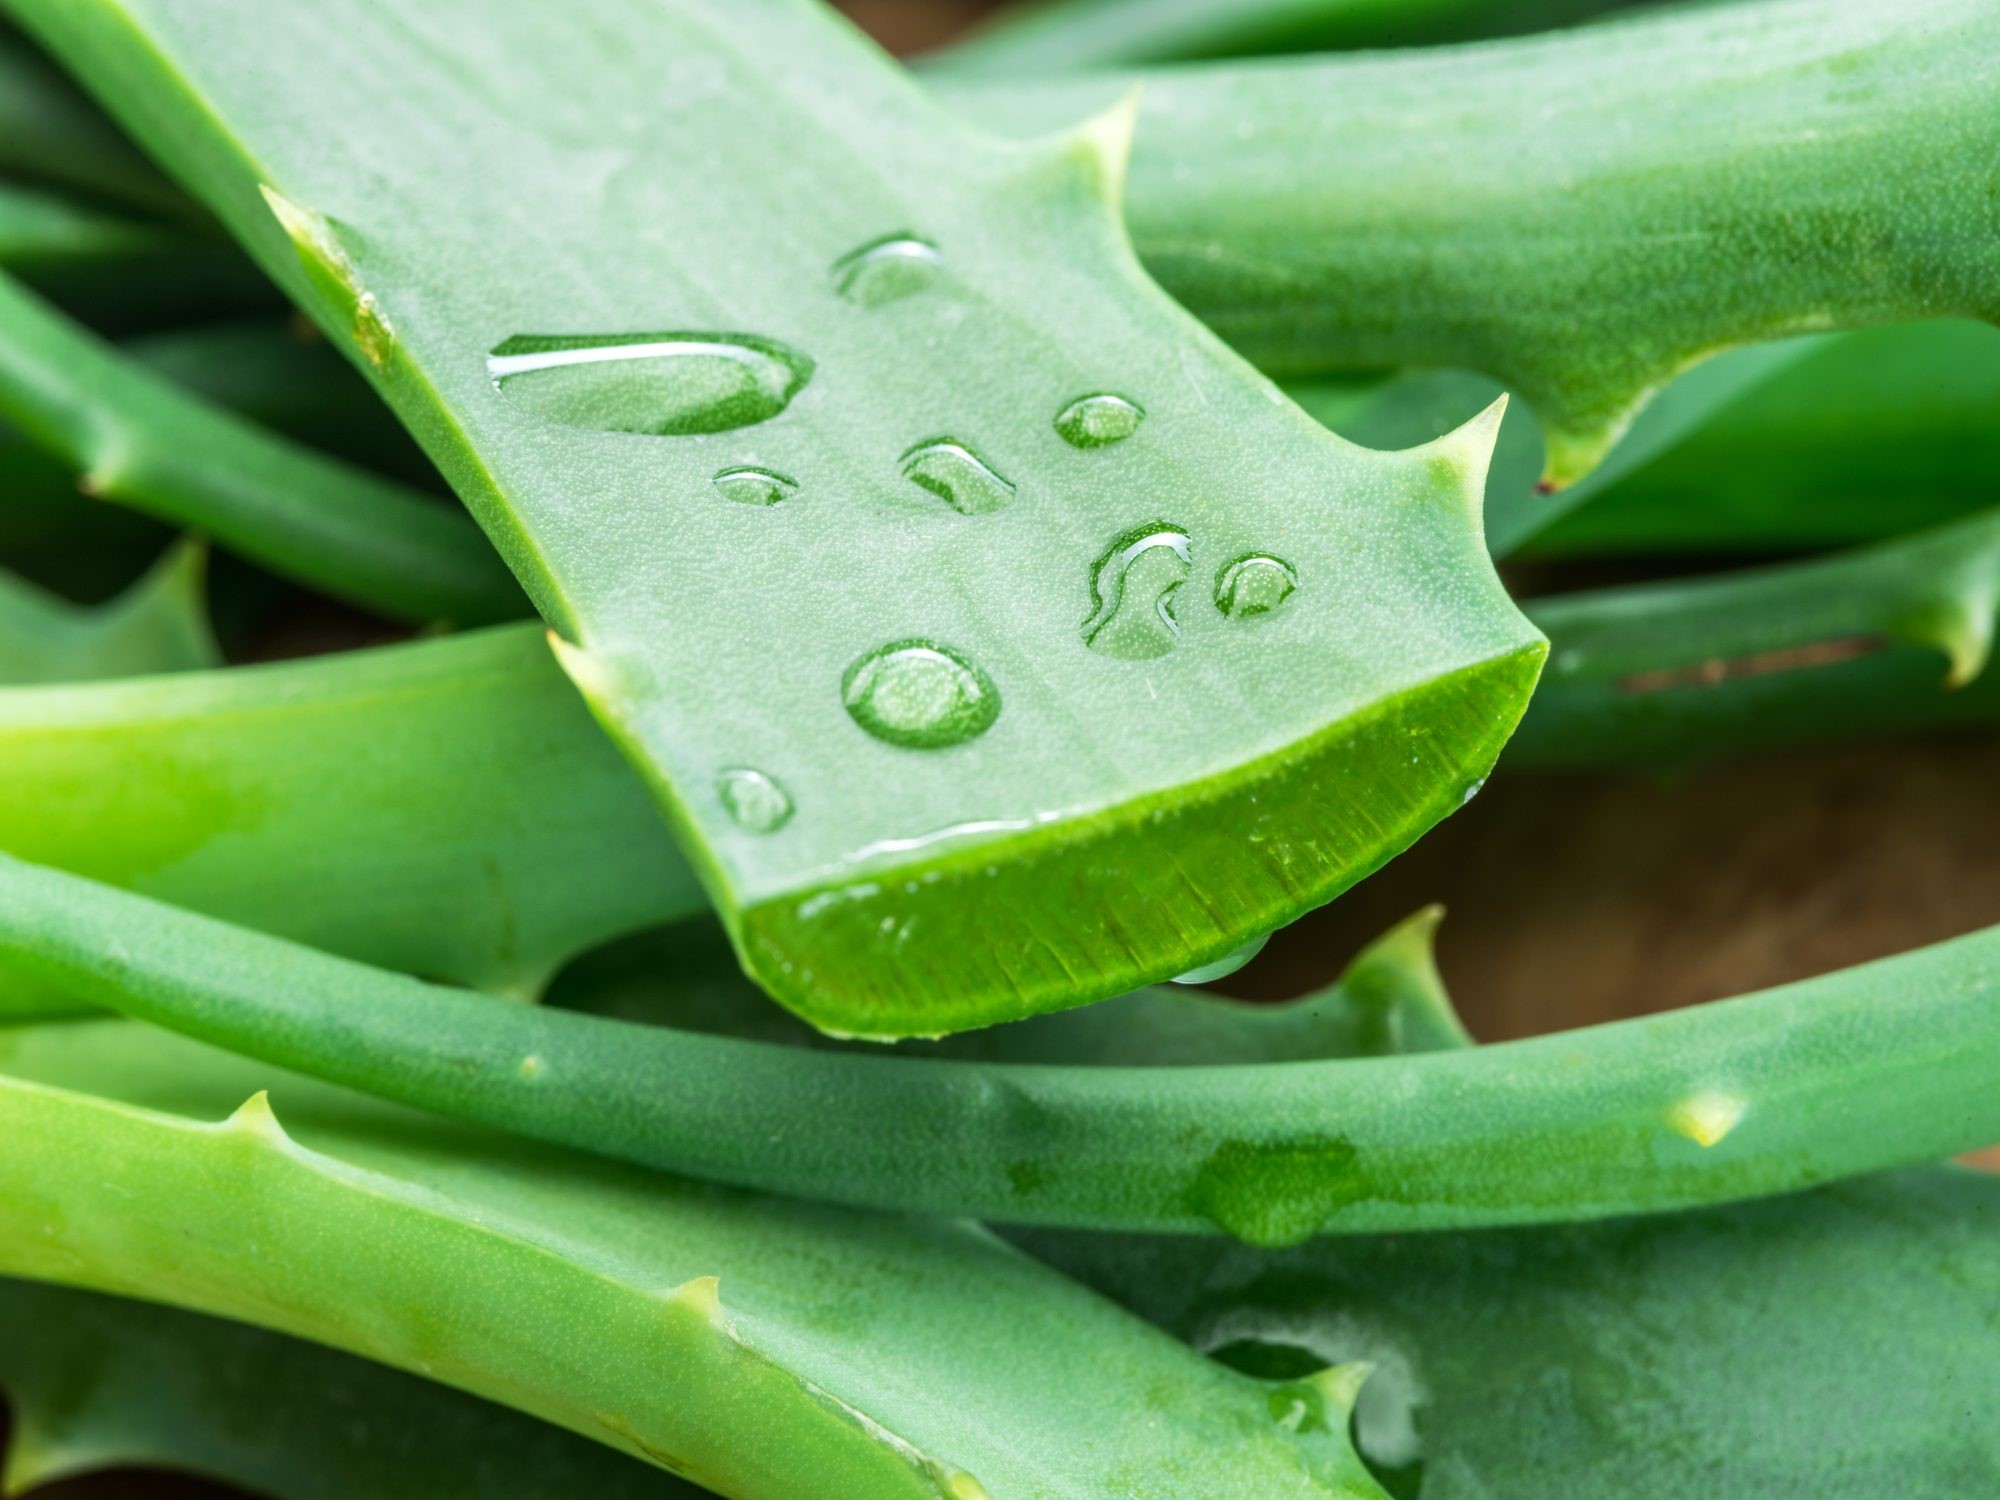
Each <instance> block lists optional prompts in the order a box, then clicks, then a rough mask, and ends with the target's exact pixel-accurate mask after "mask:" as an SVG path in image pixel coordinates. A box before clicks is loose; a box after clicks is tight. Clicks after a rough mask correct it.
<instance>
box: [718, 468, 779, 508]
mask: <svg viewBox="0 0 2000 1500" xmlns="http://www.w3.org/2000/svg"><path fill="white" fill-rule="evenodd" d="M715 487H716V489H718V490H720V491H721V492H722V498H723V499H725V500H734V501H735V502H736V503H737V504H738V505H776V504H777V503H778V502H779V501H780V500H785V499H789V498H790V497H791V496H793V495H796V494H797V493H798V492H799V482H798V481H797V480H796V479H787V478H786V477H785V476H784V475H783V474H779V473H776V472H774V471H773V470H770V469H753V468H751V467H749V466H748V465H747V464H746V465H744V466H743V467H741V468H735V469H724V470H723V471H722V472H721V473H720V474H718V475H716V476H715Z"/></svg>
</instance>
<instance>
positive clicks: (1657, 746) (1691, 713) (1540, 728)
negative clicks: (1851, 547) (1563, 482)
mask: <svg viewBox="0 0 2000 1500" xmlns="http://www.w3.org/2000/svg"><path fill="white" fill-rule="evenodd" d="M1530 612H1531V613H1532V615H1533V616H1534V618H1535V620H1536V622H1537V623H1538V624H1540V625H1541V626H1542V628H1543V629H1544V630H1546V631H1548V632H1549V635H1550V637H1551V638H1552V639H1553V640H1554V642H1555V651H1554V655H1553V656H1552V657H1551V659H1550V665H1549V673H1548V678H1547V680H1546V681H1545V682H1544V684H1543V687H1542V690H1541V692H1540V693H1538V694H1537V695H1536V698H1535V702H1534V706H1533V708H1532V709H1531V710H1530V711H1529V714H1528V717H1527V720H1526V722H1525V723H1524V724H1523V725H1522V727H1521V732H1520V733H1519V734H1518V735H1517V736H1516V737H1515V739H1514V741H1513V743H1512V744H1511V745H1510V746H1509V747H1508V760H1507V764H1508V765H1509V766H1538V765H1540V766H1548V765H1558V766H1561V765H1567V766H1587V765H1616V764H1629V763H1635V762H1636V763H1640V764H1647V763H1650V764H1655V765H1668V764H1674V763H1678V762H1683V761H1687V760H1694V759H1700V758H1703V757H1707V756H1714V755H1720V754H1728V753H1731V752H1735V751H1741V750H1748V749H1754V748H1759V747H1764V746H1772V745H1783V744H1788V743H1795V742H1798V741H1805V740H1819V739H1830V738H1839V737H1843V736H1852V735H1862V734H1880V733H1885V732H1892V731H1896V730H1910V729H1919V728H1929V727H1934V726H1946V725H1959V724H1981V725H1986V724H1993V723H1995V722H2000V685H1996V682H1995V679H1994V676H1993V674H1991V673H1990V672H1988V671H1987V670H1986V667H1987V661H1988V658H1989V657H1990V655H1991V654H1992V649H1993V634H1994V624H1995V615H1996V613H2000V512H1996V511H1989V512H1987V513H1986V514H1985V515H1982V516H1977V517H1974V518H1973V519H1971V520H1968V521H1960V522H1958V523H1956V524H1954V525H1950V526H1943V527H1939V528H1938V529H1936V530H1934V531H1929V532H1925V533H1922V534H1920V535H1918V536H1914V537H1907V538H1904V539H1901V540H1898V541H1893V542H1884V543H1880V544H1878V545H1876V546H1873V547H1868V548H1863V549H1861V550H1858V551H1855V552H1851V553H1846V554H1842V555H1839V556H1835V557H1828V558H1819V559H1814V560H1812V561H1808V562H1801V563H1791V564H1786V565H1783V566H1779V567H1772V568H1761V569H1756V570H1754V571H1746V572H1739V573H1728V574H1724V575H1722V576H1720V577H1715V578H1695V579H1676V580H1673V581H1670V582H1666V583H1655V584H1640V585H1628V586H1625V587H1620V588H1609V589H1601V590H1596V591H1593V592H1589V593H1581V594H1571V595H1566V596H1558V597H1555V598H1551V599H1544V600H1538V601H1536V602H1535V603H1534V604H1532V605H1531V606H1530Z"/></svg>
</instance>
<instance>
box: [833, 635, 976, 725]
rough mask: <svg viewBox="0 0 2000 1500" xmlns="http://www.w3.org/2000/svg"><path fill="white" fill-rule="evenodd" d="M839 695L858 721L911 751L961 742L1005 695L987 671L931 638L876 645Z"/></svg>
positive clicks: (845, 678) (854, 667) (852, 669)
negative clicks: (981, 669) (994, 683)
mask: <svg viewBox="0 0 2000 1500" xmlns="http://www.w3.org/2000/svg"><path fill="white" fill-rule="evenodd" d="M840 696H841V701H842V702H844V703H845V704H846V705H847V711H848V712H849V713H850V714H852V715H853V716H854V722H855V723H857V724H859V725H860V726H861V727H862V728H863V729H865V730H867V731H868V732H869V733H870V734H872V735H874V736H875V738H876V739H878V740H883V741H885V742H887V743H888V744H891V745H900V746H903V747H904V748H906V749H910V750H941V749H944V748H945V747H946V746H948V745H962V744H964V743H965V742H966V741H967V740H970V739H975V738H977V737H978V736H979V735H982V734H984V733H985V732H986V731H987V730H989V729H991V728H992V727H993V721H994V720H995V719H997V718H999V717H1000V694H999V692H998V691H997V690H996V689H995V688H994V686H993V683H992V681H991V680H990V679H989V678H988V677H987V675H986V674H985V673H984V672H982V671H980V670H979V668H977V667H975V666H974V665H973V664H972V663H971V662H969V661H967V660H966V659H965V658H964V657H963V656H961V655H960V654H959V653H958V652H956V651H954V650H952V649H951V648H950V647H949V646H940V645H937V644H936V643H935V642H932V641H921V640H915V641H891V642H890V643H889V644H888V645H886V646H878V647H876V648H875V649H874V650H873V651H870V652H869V653H868V654H867V655H866V656H863V657H861V658H860V659H859V660H858V661H856V662H855V663H854V664H853V665H852V666H850V667H849V668H848V669H847V672H846V675H844V676H843V677H842V678H841V680H840Z"/></svg>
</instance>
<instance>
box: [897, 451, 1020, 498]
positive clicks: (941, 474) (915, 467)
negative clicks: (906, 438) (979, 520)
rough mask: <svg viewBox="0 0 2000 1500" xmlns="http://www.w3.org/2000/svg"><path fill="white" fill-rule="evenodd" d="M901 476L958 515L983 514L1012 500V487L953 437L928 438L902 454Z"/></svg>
mask: <svg viewBox="0 0 2000 1500" xmlns="http://www.w3.org/2000/svg"><path fill="white" fill-rule="evenodd" d="M901 462H902V467H903V477H904V478H905V479H907V480H909V481H910V483H912V484H915V485H921V486H922V487H923V488H924V489H927V490H929V491H930V492H931V493H932V494H933V495H936V496H937V497H938V498H939V499H940V500H942V501H944V502H945V504H947V505H949V506H950V507H951V508H952V509H953V510H955V511H957V512H958V513H959V514H960V515H962V516H983V515H987V514H990V513H991V512H993V511H996V510H1004V509H1006V507H1007V506H1009V505H1010V504H1012V503H1013V500H1014V486H1013V485H1011V484H1009V483H1008V482H1007V481H1006V480H1004V479H1002V478H1001V477H1000V476H999V475H998V474H997V473H995V472H994V471H993V469H992V467H991V466H990V465H988V464H987V463H986V461H985V460H984V459H982V458H980V456H979V455H978V454H976V453H974V452H973V451H972V450H971V449H970V448H968V447H966V446H965V444H963V443H961V442H959V441H958V440H957V439H956V438H932V439H931V440H930V441H929V442H926V443H919V444H917V446H916V447H914V448H912V449H910V451H909V452H907V453H905V454H904V455H903V457H902V460H901Z"/></svg>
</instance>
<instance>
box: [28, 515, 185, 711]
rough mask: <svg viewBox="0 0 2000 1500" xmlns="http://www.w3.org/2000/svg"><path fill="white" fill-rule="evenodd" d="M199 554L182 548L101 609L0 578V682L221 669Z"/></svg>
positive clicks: (66, 679)
mask: <svg viewBox="0 0 2000 1500" xmlns="http://www.w3.org/2000/svg"><path fill="white" fill-rule="evenodd" d="M203 572H204V568H203V552H202V549H201V547H200V546H199V545H198V544H193V543H182V544H181V545H179V546H176V547H175V548H173V550H171V551H170V552H168V553H167V554H166V555H165V556H163V557H162V558H161V559H160V561H159V562H158V563H157V564H156V565H155V566H154V567H153V569H152V571H151V572H149V573H147V575H146V576H145V577H144V578H141V579H140V580H139V581H138V582H136V583H134V584H133V585H132V587H131V588H129V589H127V590H126V591H125V593H123V594H122V595H120V596H119V597H118V598H116V599H114V600H112V601H110V602H109V603H108V604H100V605H96V606H79V605H75V604H71V603H69V602H68V601H67V600H65V599H59V598H57V597H55V596H54V595H51V594H48V593H45V592H44V591H43V590H41V589H39V588H36V587H35V586H34V585H33V584H31V583H26V582H24V581H22V580H21V579H18V578H14V577H10V576H9V575H7V574H4V573H0V682H5V683H8V684H20V683H36V682H82V681H87V680H90V679H94V678H106V677H111V678H119V677H139V676H144V675H145V674H147V673H151V672H185V671H193V670H196V669H198V668H202V667H215V666H219V665H220V664H221V653H220V652H219V651H218V650H217V649H216V645H215V637H214V636H213V635H212V634H210V632H209V628H208V610H207V606H206V604H205V603H204V601H203V598H202V575H203Z"/></svg>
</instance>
